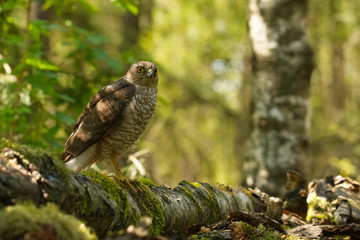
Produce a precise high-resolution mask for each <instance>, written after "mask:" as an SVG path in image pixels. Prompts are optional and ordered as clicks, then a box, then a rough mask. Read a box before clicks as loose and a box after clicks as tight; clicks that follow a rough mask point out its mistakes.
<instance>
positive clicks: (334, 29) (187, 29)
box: [0, 0, 360, 185]
mask: <svg viewBox="0 0 360 240" xmlns="http://www.w3.org/2000/svg"><path fill="white" fill-rule="evenodd" d="M309 4H310V5H309V6H310V8H309V16H308V27H309V28H308V29H309V39H310V41H311V45H312V48H313V49H314V54H315V56H314V58H315V59H314V60H315V63H316V69H315V71H314V73H313V77H312V83H311V84H312V85H311V102H312V106H313V111H312V128H311V133H310V135H311V138H312V141H311V143H310V144H311V149H312V150H311V152H310V157H309V160H308V162H307V163H306V165H307V169H309V173H308V174H309V178H311V177H319V176H322V175H324V174H337V173H339V172H341V174H343V175H349V176H353V177H355V176H358V175H359V164H360V161H359V158H360V144H359V143H360V139H359V138H360V137H359V136H360V135H359V134H357V132H356V131H355V130H356V128H357V126H359V124H360V118H359V117H358V116H360V114H359V109H360V101H359V99H360V98H359V96H360V94H359V93H360V82H359V81H358V80H357V79H358V75H359V69H360V62H359V60H358V59H360V58H359V54H360V51H359V49H360V48H359V43H360V37H359V36H360V34H359V33H360V28H359V26H360V24H359V22H360V17H359V14H358V11H359V10H360V3H359V2H358V1H355V0H349V1H340V0H334V1H327V2H325V3H324V2H322V1H318V0H310V1H309ZM246 16H247V2H246V1H234V0H226V1H210V0H205V1H190V0H174V1H166V0H153V1H152V0H142V1H139V0H113V1H109V0H103V1H97V0H90V1H86V0H67V1H60V0H39V1H32V0H22V1H17V0H7V1H0V33H1V34H0V89H1V90H0V137H6V138H9V139H12V140H15V141H18V142H21V143H27V144H31V145H35V146H40V147H43V148H47V149H52V150H54V151H56V152H57V153H58V154H59V153H60V152H61V150H62V148H63V145H64V143H65V140H66V138H67V136H68V135H69V132H70V130H71V127H72V125H73V124H74V122H75V120H76V118H77V117H78V116H79V114H80V113H81V111H82V110H83V108H84V106H85V105H86V103H87V101H88V100H89V99H90V97H91V96H92V95H93V94H94V93H95V92H96V91H97V90H98V89H100V88H101V87H102V86H104V85H105V84H107V83H109V82H111V81H113V80H115V79H116V78H118V77H119V76H122V75H123V74H125V72H126V70H127V69H128V67H129V66H130V64H131V63H133V62H135V61H137V60H150V61H154V62H155V63H156V64H157V65H158V66H159V79H160V82H159V97H158V105H157V110H156V116H155V118H154V119H153V120H152V122H151V125H150V126H149V128H148V129H147V131H146V132H145V134H144V135H143V137H142V140H141V142H140V144H139V147H138V148H139V149H149V152H150V154H148V155H147V156H146V162H145V165H146V169H147V171H148V173H149V175H150V176H151V177H152V179H155V181H157V182H161V183H164V184H169V185H175V184H176V183H177V182H179V181H180V180H183V179H187V180H201V181H209V182H221V183H224V184H233V185H238V183H239V182H240V180H241V174H239V171H240V170H241V165H242V161H243V159H244V156H245V155H246V151H247V145H246V144H247V141H248V137H249V132H250V129H249V126H250V119H249V117H250V108H251V103H250V98H251V81H252V79H251V77H250V76H251V69H250V67H249V66H250V63H251V59H250V57H249V56H251V53H250V46H249V41H248V39H247V23H246V21H247V17H246ZM311 169H313V170H311ZM349 169H350V170H349ZM315 171H316V172H315Z"/></svg>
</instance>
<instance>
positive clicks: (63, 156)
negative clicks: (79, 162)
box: [60, 151, 74, 162]
mask: <svg viewBox="0 0 360 240" xmlns="http://www.w3.org/2000/svg"><path fill="white" fill-rule="evenodd" d="M73 157H74V156H73V155H72V154H70V153H69V152H66V151H63V152H62V153H61V155H60V160H62V161H64V162H67V161H69V160H70V159H72V158H73Z"/></svg>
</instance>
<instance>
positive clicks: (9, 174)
mask: <svg viewBox="0 0 360 240" xmlns="http://www.w3.org/2000/svg"><path fill="white" fill-rule="evenodd" d="M9 145H10V146H9ZM5 146H7V147H5ZM5 146H4V142H2V146H1V145H0V147H1V148H2V152H1V153H0V207H4V206H8V205H14V204H16V203H18V202H23V201H30V202H33V203H34V204H35V205H37V206H40V205H45V204H46V203H48V202H52V203H55V204H56V205H58V206H59V207H60V209H61V210H62V211H64V212H65V213H69V214H72V215H74V216H76V217H77V218H79V219H81V220H82V221H84V222H85V223H86V224H87V225H88V226H90V227H92V228H93V229H94V230H95V231H96V232H97V234H98V235H102V234H105V233H106V232H108V231H117V230H119V229H124V228H126V227H127V226H129V225H131V224H135V223H136V222H137V221H138V220H139V219H140V217H141V216H144V215H148V216H151V217H152V219H153V223H152V226H151V232H152V234H154V235H159V234H168V235H172V234H176V235H178V234H182V233H184V232H185V231H186V229H187V227H188V226H189V225H192V224H196V223H214V222H217V221H220V220H223V219H225V218H226V214H227V213H229V212H232V211H244V212H252V211H253V210H254V209H259V207H258V206H256V202H257V201H258V200H255V199H254V197H252V195H251V194H250V193H249V191H248V190H247V189H245V188H239V189H231V188H229V187H214V186H211V185H209V184H206V183H198V182H185V181H183V182H181V183H180V184H179V185H178V186H177V187H175V188H174V189H170V188H167V187H164V186H155V185H154V184H153V183H152V182H151V181H149V180H146V181H144V180H129V179H118V178H115V177H108V176H106V175H104V174H101V173H98V172H95V171H87V172H85V173H83V174H77V173H74V172H72V171H70V170H69V169H67V168H66V167H65V165H64V164H63V163H62V162H60V161H59V160H58V159H57V158H54V157H50V155H49V154H47V153H44V152H42V151H39V150H33V149H30V148H28V147H24V146H15V145H14V144H7V145H5ZM3 147H5V148H3ZM14 149H16V150H14Z"/></svg>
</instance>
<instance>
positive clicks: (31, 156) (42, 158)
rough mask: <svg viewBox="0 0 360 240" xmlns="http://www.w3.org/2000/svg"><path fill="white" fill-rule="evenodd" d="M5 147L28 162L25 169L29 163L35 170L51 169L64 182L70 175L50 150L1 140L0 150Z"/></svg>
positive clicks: (68, 170)
mask: <svg viewBox="0 0 360 240" xmlns="http://www.w3.org/2000/svg"><path fill="white" fill-rule="evenodd" d="M6 147H7V148H10V149H13V150H14V151H16V152H19V153H20V154H21V155H23V156H24V159H28V160H29V161H28V160H26V161H27V162H26V161H25V162H24V164H25V165H26V167H27V166H28V165H29V163H30V162H31V163H33V164H34V165H35V168H37V169H41V170H42V171H51V170H52V168H55V169H56V172H57V173H58V174H59V175H60V176H61V177H62V178H63V179H64V180H66V179H67V177H68V176H69V175H70V174H71V173H72V171H71V170H70V169H68V168H67V167H66V166H65V164H64V163H63V162H62V161H61V160H60V159H59V158H58V157H57V156H55V153H54V152H52V151H51V150H43V149H40V148H38V147H34V146H28V145H23V144H19V143H15V142H12V141H9V140H8V139H6V138H2V139H1V141H0V150H2V149H3V148H6Z"/></svg>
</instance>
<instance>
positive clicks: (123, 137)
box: [60, 61, 158, 175]
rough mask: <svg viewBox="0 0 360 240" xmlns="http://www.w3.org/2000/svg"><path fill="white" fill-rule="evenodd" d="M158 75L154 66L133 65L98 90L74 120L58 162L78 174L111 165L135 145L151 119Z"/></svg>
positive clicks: (118, 171)
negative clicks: (95, 166)
mask: <svg viewBox="0 0 360 240" xmlns="http://www.w3.org/2000/svg"><path fill="white" fill-rule="evenodd" d="M157 85H158V74H157V66H156V65H155V64H154V63H151V62H147V61H141V62H137V63H134V64H133V65H132V66H131V67H130V69H129V71H128V72H127V74H126V75H125V76H123V77H121V78H120V79H118V80H116V81H114V82H112V83H110V84H108V85H106V86H105V87H103V88H101V89H100V90H99V91H98V92H97V93H96V94H95V95H94V96H93V97H92V98H91V100H90V102H89V103H88V104H87V106H86V108H85V110H84V111H83V113H82V114H81V115H80V116H79V118H78V119H77V121H76V123H75V126H74V128H73V130H72V133H71V135H70V137H69V138H68V139H67V141H66V143H65V149H64V151H63V153H62V154H61V156H60V158H61V159H62V160H63V161H64V162H65V164H66V166H67V167H69V168H70V169H72V170H74V171H76V172H80V171H82V170H84V169H86V168H88V167H90V166H91V165H92V164H94V163H96V162H101V161H105V162H106V163H110V164H113V165H114V167H115V170H116V173H117V175H121V171H120V167H119V165H118V160H119V158H120V157H121V156H122V155H123V154H125V153H126V152H127V151H128V150H130V149H131V148H132V147H133V146H134V145H136V143H137V142H138V140H139V138H140V136H141V134H142V133H143V132H144V130H145V128H146V125H147V124H148V122H149V120H150V119H151V118H152V117H153V115H154V112H155V107H156V100H157V91H158V89H157Z"/></svg>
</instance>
